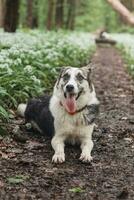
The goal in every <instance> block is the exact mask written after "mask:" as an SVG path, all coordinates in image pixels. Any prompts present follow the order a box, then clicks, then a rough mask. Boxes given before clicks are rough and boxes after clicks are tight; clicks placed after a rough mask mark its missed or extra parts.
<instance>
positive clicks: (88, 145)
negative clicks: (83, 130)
mask: <svg viewBox="0 0 134 200" xmlns="http://www.w3.org/2000/svg"><path fill="white" fill-rule="evenodd" d="M92 148H93V141H92V139H90V138H85V139H83V140H82V143H81V150H82V152H81V155H80V160H81V161H82V162H90V161H91V160H92V156H91V151H92Z"/></svg>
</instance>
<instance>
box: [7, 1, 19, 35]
mask: <svg viewBox="0 0 134 200" xmlns="http://www.w3.org/2000/svg"><path fill="white" fill-rule="evenodd" d="M5 6H6V7H5V9H6V10H5V17H4V30H5V31H6V32H15V31H16V28H17V25H18V19H19V0H6V4H5Z"/></svg>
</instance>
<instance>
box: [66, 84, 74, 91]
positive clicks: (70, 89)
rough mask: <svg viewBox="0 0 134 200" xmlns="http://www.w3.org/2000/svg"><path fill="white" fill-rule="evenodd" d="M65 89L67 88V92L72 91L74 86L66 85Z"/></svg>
mask: <svg viewBox="0 0 134 200" xmlns="http://www.w3.org/2000/svg"><path fill="white" fill-rule="evenodd" d="M66 90H67V92H72V91H73V90H74V86H73V85H67V86H66Z"/></svg>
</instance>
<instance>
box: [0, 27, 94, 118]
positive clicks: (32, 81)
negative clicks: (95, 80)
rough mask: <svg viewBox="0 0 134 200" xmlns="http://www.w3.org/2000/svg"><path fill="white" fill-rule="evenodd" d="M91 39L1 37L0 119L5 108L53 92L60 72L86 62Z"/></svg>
mask: <svg viewBox="0 0 134 200" xmlns="http://www.w3.org/2000/svg"><path fill="white" fill-rule="evenodd" d="M93 45H94V42H93V38H92V36H91V35H90V34H86V33H62V32H56V33H55V32H47V33H45V34H44V33H40V32H38V31H31V32H30V33H21V32H19V33H16V34H9V33H0V50H1V54H0V97H1V98H0V105H1V107H0V118H2V119H3V118H4V119H6V120H7V119H8V108H16V107H17V105H18V103H20V102H26V101H27V99H28V98H30V97H33V96H38V95H41V94H43V92H44V91H46V90H49V91H50V90H52V88H53V85H54V82H55V80H56V77H57V74H58V71H59V68H60V67H62V66H68V65H71V66H76V67H80V66H82V65H85V64H86V63H88V62H89V59H90V56H91V54H92V51H93Z"/></svg>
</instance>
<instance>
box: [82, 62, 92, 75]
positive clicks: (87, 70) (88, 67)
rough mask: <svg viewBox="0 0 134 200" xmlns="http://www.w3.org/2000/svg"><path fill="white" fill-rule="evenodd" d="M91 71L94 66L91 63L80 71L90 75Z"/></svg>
mask: <svg viewBox="0 0 134 200" xmlns="http://www.w3.org/2000/svg"><path fill="white" fill-rule="evenodd" d="M93 69H94V65H93V64H92V63H89V64H87V65H86V66H84V67H82V70H83V71H85V72H88V73H91V72H92V70H93Z"/></svg>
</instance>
